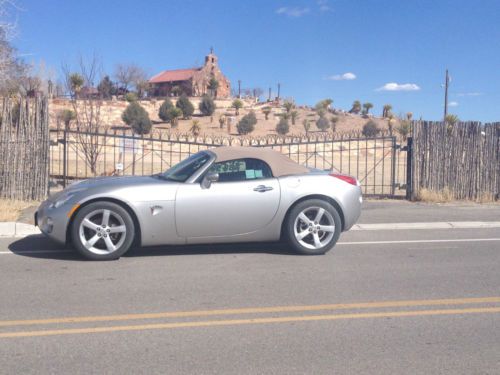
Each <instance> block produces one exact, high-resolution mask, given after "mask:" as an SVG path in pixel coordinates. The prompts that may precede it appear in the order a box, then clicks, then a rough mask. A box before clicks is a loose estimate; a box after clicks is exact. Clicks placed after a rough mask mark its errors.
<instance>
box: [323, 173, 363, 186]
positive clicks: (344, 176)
mask: <svg viewBox="0 0 500 375" xmlns="http://www.w3.org/2000/svg"><path fill="white" fill-rule="evenodd" d="M330 176H332V177H335V178H338V179H340V180H342V181H345V182H347V183H348V184H351V185H354V186H358V180H356V178H355V177H352V176H349V175H347V174H341V173H330Z"/></svg>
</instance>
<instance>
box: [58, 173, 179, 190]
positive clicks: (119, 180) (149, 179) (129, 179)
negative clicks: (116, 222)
mask: <svg viewBox="0 0 500 375" xmlns="http://www.w3.org/2000/svg"><path fill="white" fill-rule="evenodd" d="M158 182H161V183H171V181H165V180H160V179H159V178H157V177H153V176H122V177H96V178H90V179H88V180H83V181H79V182H75V183H74V184H71V185H70V186H68V188H67V189H66V191H71V190H77V189H78V190H80V189H88V188H95V187H108V186H109V187H111V186H112V187H117V186H142V185H149V184H156V183H158Z"/></svg>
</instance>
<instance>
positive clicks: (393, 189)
mask: <svg viewBox="0 0 500 375" xmlns="http://www.w3.org/2000/svg"><path fill="white" fill-rule="evenodd" d="M391 138H392V150H391V196H392V197H394V195H396V147H397V145H396V137H391Z"/></svg>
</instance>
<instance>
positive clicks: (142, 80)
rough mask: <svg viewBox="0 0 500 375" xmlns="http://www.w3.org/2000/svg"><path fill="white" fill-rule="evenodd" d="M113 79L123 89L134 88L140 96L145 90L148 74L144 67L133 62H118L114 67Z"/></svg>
mask: <svg viewBox="0 0 500 375" xmlns="http://www.w3.org/2000/svg"><path fill="white" fill-rule="evenodd" d="M114 75H115V80H116V81H117V82H118V84H119V85H120V88H122V89H123V90H125V91H129V90H130V89H135V90H136V91H137V93H138V94H139V97H141V96H142V95H143V94H144V92H145V91H146V90H147V82H148V76H147V73H146V71H145V70H144V69H142V68H141V67H140V66H138V65H135V64H118V65H116V67H115V74H114Z"/></svg>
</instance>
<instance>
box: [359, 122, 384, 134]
mask: <svg viewBox="0 0 500 375" xmlns="http://www.w3.org/2000/svg"><path fill="white" fill-rule="evenodd" d="M362 133H363V135H364V136H365V137H375V136H377V134H378V133H380V128H379V127H378V125H377V123H376V122H375V121H373V120H370V121H368V122H367V123H366V124H364V125H363V131H362Z"/></svg>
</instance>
